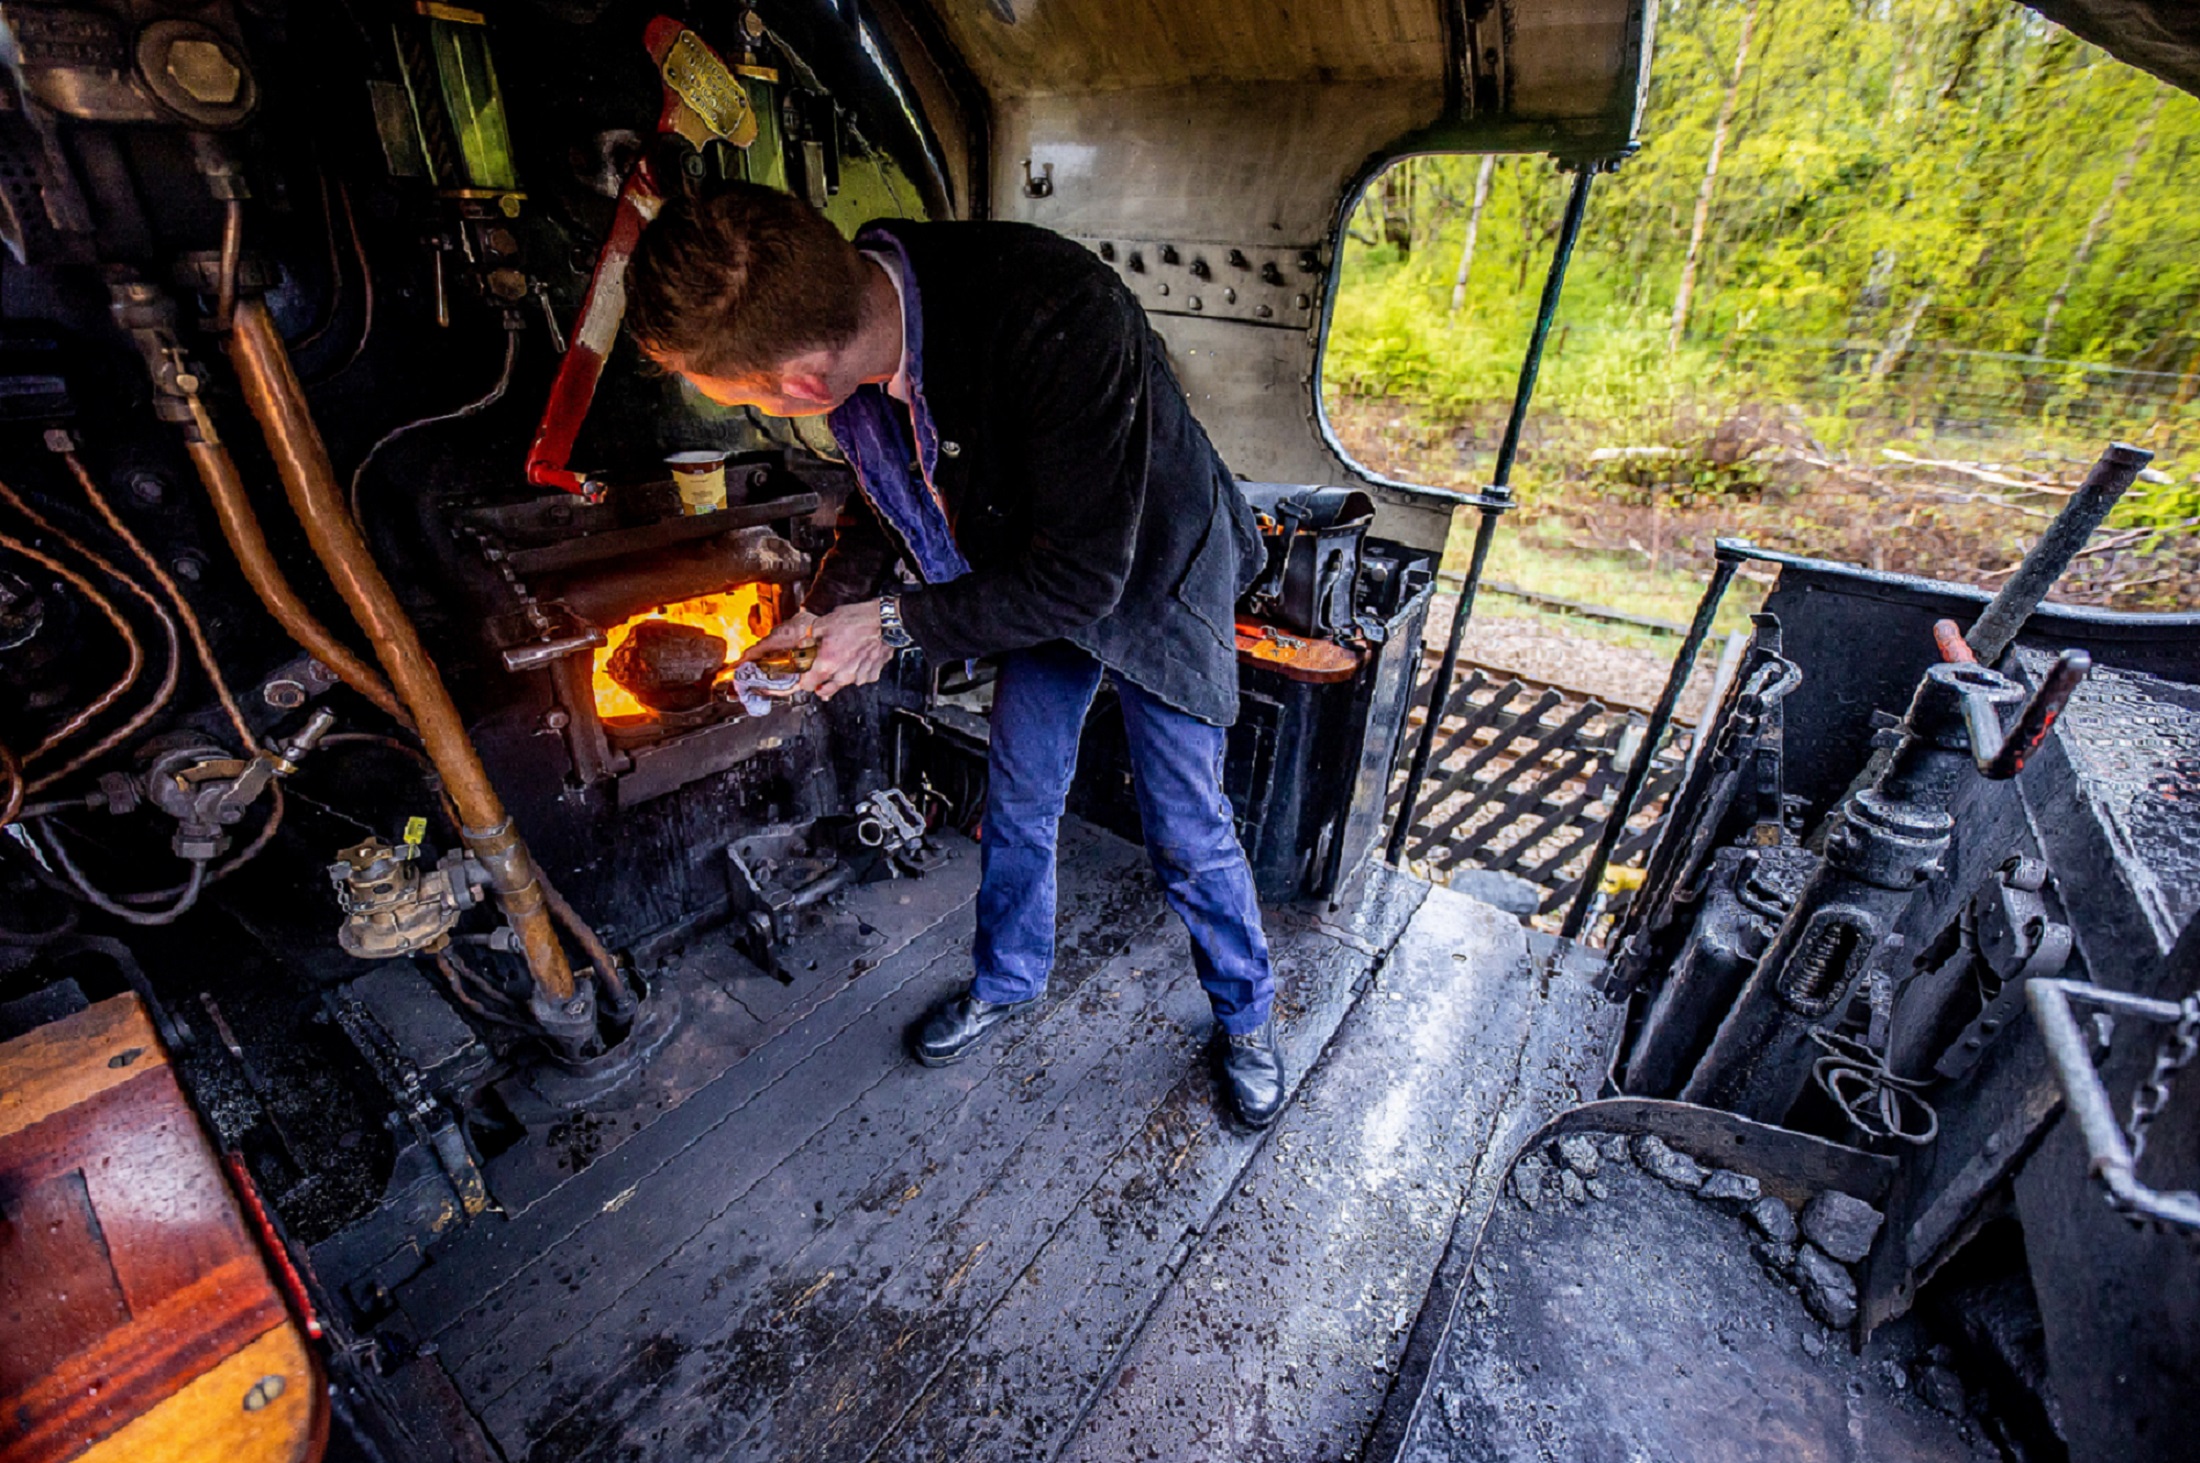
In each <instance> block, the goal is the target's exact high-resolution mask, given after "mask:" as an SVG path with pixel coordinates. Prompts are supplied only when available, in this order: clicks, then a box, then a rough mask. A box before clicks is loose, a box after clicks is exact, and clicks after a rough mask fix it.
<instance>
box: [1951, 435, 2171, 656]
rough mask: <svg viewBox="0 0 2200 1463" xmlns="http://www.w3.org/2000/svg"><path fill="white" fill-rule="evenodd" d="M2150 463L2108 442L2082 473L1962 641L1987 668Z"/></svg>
mask: <svg viewBox="0 0 2200 1463" xmlns="http://www.w3.org/2000/svg"><path fill="white" fill-rule="evenodd" d="M2153 460H2154V454H2153V453H2151V452H2149V451H2147V450H2146V449H2145V448H2144V447H2134V446H2132V445H2131V444H2130V443H2128V442H2112V443H2110V444H2109V447H2108V450H2107V451H2106V452H2103V453H2102V454H2101V456H2100V460H2099V461H2098V462H2095V463H2094V464H2093V470H2092V471H2091V472H2089V473H2087V474H2086V475H2085V481H2084V482H2083V483H2082V484H2080V485H2079V487H2078V490H2077V491H2076V492H2075V493H2073V494H2071V495H2070V501H2069V502H2067V503H2065V504H2064V505H2063V510H2062V512H2060V513H2058V514H2056V515H2055V521H2054V522H2053V523H2051V524H2049V525H2048V528H2047V532H2046V533H2044V534H2042V535H2041V536H2040V541H2039V542H2038V543H2036V544H2034V545H2033V546H2032V552H2030V553H2028V554H2026V555H2025V556H2024V562H2023V563H2022V564H2020V565H2018V566H2017V572H2016V573H2015V574H2014V575H2013V576H2011V578H2010V580H2009V582H2008V583H2007V584H2004V585H2003V586H2002V587H2001V593H2000V594H1997V595H1995V596H1994V602H1993V603H1992V604H1990V605H1988V606H1987V607H1986V610H1985V612H1984V613H1983V614H1981V615H1980V616H1979V617H1978V620H1977V621H1976V622H1975V623H1974V624H1973V625H1972V626H1971V628H1970V629H1969V630H1967V631H1965V632H1964V636H1963V638H1964V639H1965V640H1966V641H1968V642H1969V644H1970V647H1971V650H1972V652H1973V653H1974V654H1975V655H1977V657H1978V659H1979V661H1980V663H1981V664H1983V665H1992V664H1994V663H1995V662H1996V661H1998V660H2000V659H2001V653H2002V652H2003V651H2005V650H2007V649H2008V648H2009V646H2010V644H2011V643H2012V642H2013V641H2015V640H2016V638H2017V633H2018V632H2019V631H2021V630H2022V629H2023V628H2024V622H2025V621H2026V620H2029V619H2031V618H2032V612H2033V611H2034V610H2036V609H2038V608H2039V607H2040V602H2041V601H2042V600H2044V599H2046V598H2047V591H2048V590H2050V589H2053V588H2054V587H2055V581H2056V580H2058V579H2060V578H2062V576H2063V571H2064V570H2065V569H2068V568H2069V567H2070V561H2071V560H2073V559H2075V558H2076V557H2077V556H2078V550H2080V549H2082V548H2084V547H2085V543H2086V540H2087V539H2089V538H2091V537H2093V530H2094V529H2096V528H2099V527H2100V526H2101V520H2103V519H2104V518H2106V517H2108V513H2109V510H2110V509H2111V508H2114V507H2115V506H2116V501H2117V499H2119V498H2121V497H2123V495H2124V490H2125V489H2127V488H2129V487H2130V486H2131V484H2132V481H2133V480H2134V479H2136V478H2137V477H2138V476H2139V472H2140V469H2142V468H2144V467H2145V466H2146V465H2147V464H2148V463H2150V462H2152V461H2153Z"/></svg>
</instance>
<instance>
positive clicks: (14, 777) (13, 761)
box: [0, 742, 23, 828]
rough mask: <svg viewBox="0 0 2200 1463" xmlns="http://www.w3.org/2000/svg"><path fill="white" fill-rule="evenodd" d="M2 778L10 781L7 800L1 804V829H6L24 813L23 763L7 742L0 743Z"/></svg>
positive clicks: (0, 773) (0, 774) (0, 770)
mask: <svg viewBox="0 0 2200 1463" xmlns="http://www.w3.org/2000/svg"><path fill="white" fill-rule="evenodd" d="M0 776H5V777H6V778H7V780H8V795H7V798H6V800H5V801H4V802H0V828H5V827H7V826H8V825H9V824H10V823H13V822H14V821H15V820H16V818H17V817H18V816H19V815H20V814H21V813H22V811H23V763H22V760H21V759H20V758H18V757H17V756H16V755H15V753H14V751H13V750H12V749H10V748H9V746H8V745H7V743H5V742H0Z"/></svg>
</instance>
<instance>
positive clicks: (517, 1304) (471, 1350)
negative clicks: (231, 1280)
mask: <svg viewBox="0 0 2200 1463" xmlns="http://www.w3.org/2000/svg"><path fill="white" fill-rule="evenodd" d="M1111 842H1112V840H1111ZM1064 878H1065V892H1064V899H1063V921H1064V924H1063V943H1064V946H1065V948H1066V949H1071V950H1075V951H1080V952H1082V951H1085V950H1086V949H1087V947H1090V953H1089V954H1084V955H1082V956H1080V957H1076V958H1081V959H1082V960H1083V961H1084V965H1075V966H1073V967H1072V968H1075V969H1083V968H1085V967H1086V966H1089V965H1096V964H1097V963H1098V962H1099V961H1100V960H1101V959H1103V958H1105V956H1106V955H1109V954H1112V953H1113V952H1114V951H1115V950H1118V949H1120V948H1121V944H1122V941H1123V940H1124V939H1126V938H1128V934H1127V932H1126V931H1125V930H1124V928H1123V926H1124V924H1125V922H1126V917H1127V916H1128V915H1132V914H1136V913H1141V912H1144V913H1148V914H1149V917H1150V906H1151V903H1152V898H1151V894H1150V891H1149V888H1148V884H1149V880H1148V878H1147V876H1146V875H1145V873H1144V871H1143V870H1142V869H1141V868H1140V867H1139V866H1138V865H1137V864H1136V863H1135V862H1134V861H1132V860H1131V859H1129V858H1127V857H1125V856H1124V855H1123V852H1122V850H1121V846H1120V845H1119V844H1118V845H1116V846H1115V847H1114V848H1113V849H1108V848H1103V847H1100V846H1098V845H1095V846H1093V847H1092V848H1091V849H1089V850H1088V851H1086V853H1085V855H1084V856H1083V857H1080V858H1079V859H1078V860H1077V861H1075V862H1074V863H1072V864H1070V866H1069V867H1067V868H1065V870H1064ZM968 948H969V915H968V911H967V910H965V911H963V912H962V913H960V914H958V915H956V916H954V917H953V918H950V919H949V920H947V921H944V922H943V923H942V924H940V925H939V926H938V927H936V928H935V929H934V930H933V931H932V932H931V933H930V934H928V935H927V937H926V938H924V939H922V940H920V941H918V942H916V943H914V944H912V945H910V946H909V947H908V948H907V949H905V950H904V951H903V952H902V953H901V954H899V955H897V956H895V957H893V958H892V959H891V960H890V961H889V962H888V963H887V964H886V965H883V966H881V967H880V968H879V969H878V970H877V971H875V972H871V973H869V974H867V975H866V976H865V977H864V978H863V979H862V980H861V981H859V982H855V983H851V984H850V987H849V990H848V991H847V993H846V994H845V996H844V998H842V999H840V1000H836V1001H833V1002H830V1003H827V1004H825V1005H823V1006H821V1007H820V1008H819V1009H818V1010H817V1011H815V1012H813V1013H812V1014H811V1015H810V1016H809V1017H806V1018H804V1020H803V1021H801V1022H798V1023H797V1024H796V1025H795V1027H794V1028H793V1029H791V1030H790V1031H788V1032H786V1033H785V1034H783V1035H782V1036H781V1037H780V1038H778V1039H776V1040H775V1041H773V1042H772V1043H771V1044H770V1045H769V1046H768V1047H767V1048H765V1049H764V1050H761V1051H759V1052H757V1053H756V1054H755V1055H754V1056H753V1057H752V1058H751V1059H750V1061H749V1062H748V1063H746V1064H744V1067H743V1068H742V1069H741V1070H739V1071H737V1072H735V1073H729V1074H728V1080H727V1081H726V1083H725V1084H723V1089H724V1090H723V1091H722V1092H714V1093H713V1094H712V1097H713V1098H714V1099H715V1100H714V1102H713V1104H712V1106H711V1107H710V1108H709V1109H705V1110H703V1111H704V1112H705V1113H706V1114H707V1115H709V1116H710V1117H711V1118H712V1119H713V1121H712V1123H711V1126H710V1127H709V1128H708V1129H707V1130H705V1131H703V1132H701V1133H700V1134H698V1135H697V1137H696V1138H695V1140H694V1141H693V1142H692V1143H691V1144H688V1145H687V1146H685V1147H683V1148H681V1149H680V1150H679V1151H677V1152H676V1153H671V1154H666V1155H663V1156H662V1159H661V1161H659V1162H657V1163H655V1164H654V1166H652V1167H650V1168H648V1169H647V1170H646V1171H642V1165H641V1163H640V1162H639V1161H637V1162H635V1163H633V1164H630V1165H626V1166H624V1167H623V1168H617V1169H615V1170H614V1173H613V1177H614V1178H616V1179H618V1180H622V1181H623V1182H620V1183H618V1185H617V1186H615V1187H614V1186H613V1185H612V1183H611V1182H610V1181H608V1180H606V1181H599V1182H597V1183H595V1184H592V1185H588V1186H585V1188H583V1186H578V1185H577V1186H576V1188H578V1189H582V1192H579V1193H576V1194H575V1195H574V1196H573V1197H574V1200H575V1201H577V1202H570V1203H568V1204H567V1205H565V1206H563V1208H562V1210H561V1215H562V1217H563V1219H564V1221H565V1223H566V1224H567V1226H568V1228H567V1229H566V1230H565V1232H563V1233H562V1234H561V1235H560V1236H559V1238H558V1239H557V1241H556V1243H555V1245H554V1246H553V1247H551V1248H548V1249H546V1250H545V1251H544V1252H542V1253H541V1254H540V1255H539V1256H535V1257H531V1258H532V1261H533V1262H532V1263H528V1264H525V1265H522V1266H519V1267H516V1268H515V1269H514V1270H513V1271H512V1273H511V1274H510V1276H509V1277H508V1278H506V1279H504V1280H503V1281H502V1282H501V1283H499V1284H498V1285H496V1287H495V1288H494V1289H493V1290H486V1291H484V1292H483V1293H482V1295H481V1299H480V1300H479V1301H477V1302H476V1303H475V1304H474V1305H472V1306H471V1307H469V1308H468V1309H467V1311H466V1312H465V1313H464V1314H463V1315H461V1316H459V1317H457V1318H456V1319H454V1320H448V1322H447V1324H446V1326H445V1327H444V1336H443V1338H442V1341H443V1346H444V1351H445V1354H446V1356H445V1364H446V1366H447V1367H448V1368H449V1369H450V1370H451V1371H452V1373H453V1377H454V1380H455V1381H456V1382H457V1383H458V1384H459V1387H460V1390H461V1392H462V1393H463V1394H465V1395H466V1396H467V1397H468V1398H469V1400H471V1401H473V1402H474V1403H475V1404H476V1405H477V1406H479V1405H482V1404H485V1403H487V1402H489V1401H491V1400H493V1399H494V1398H496V1397H497V1396H500V1395H501V1394H502V1393H503V1392H504V1391H505V1390H507V1389H508V1388H509V1387H511V1386H512V1385H513V1384H514V1383H515V1382H516V1381H517V1380H518V1379H519V1378H520V1377H521V1376H522V1375H525V1374H527V1373H528V1372H531V1371H534V1370H537V1369H539V1368H540V1367H541V1366H542V1365H543V1363H544V1362H545V1361H546V1360H547V1359H548V1358H546V1357H545V1355H544V1353H545V1350H546V1348H547V1347H548V1345H549V1339H558V1340H562V1339H563V1338H567V1337H569V1336H571V1335H573V1334H574V1333H575V1332H576V1331H577V1330H579V1329H580V1328H581V1327H582V1326H584V1325H585V1324H586V1323H587V1322H588V1321H589V1320H590V1319H591V1318H592V1317H594V1316H596V1315H600V1314H602V1313H603V1312H604V1311H607V1310H609V1309H610V1308H611V1307H612V1306H613V1305H614V1304H616V1302H617V1300H618V1298H619V1297H620V1296H622V1295H624V1294H625V1293H626V1292H627V1291H628V1290H630V1289H632V1288H634V1287H635V1286H636V1285H637V1284H639V1283H640V1282H641V1281H642V1280H643V1278H644V1277H645V1276H646V1275H648V1274H649V1273H650V1272H651V1270H652V1269H653V1268H654V1267H655V1266H656V1265H657V1264H658V1263H659V1262H660V1261H661V1260H662V1258H663V1257H664V1256H666V1255H668V1254H670V1253H672V1252H673V1251H675V1250H676V1249H678V1248H679V1247H680V1246H681V1245H682V1244H684V1243H686V1242H687V1241H688V1240H689V1239H690V1238H691V1237H692V1236H693V1235H694V1234H695V1233H696V1232H697V1231H699V1230H701V1229H702V1228H703V1227H704V1226H705V1225H706V1224H707V1223H709V1222H710V1220H711V1219H712V1218H713V1217H714V1216H716V1215H718V1214H720V1213H722V1212H723V1211H724V1210H725V1209H726V1208H727V1207H728V1206H729V1205H731V1204H732V1203H734V1202H735V1201H736V1200H737V1199H738V1198H739V1197H740V1196H741V1195H742V1194H744V1193H745V1192H747V1190H748V1189H749V1188H751V1187H752V1186H754V1185H755V1184H756V1183H757V1182H758V1181H760V1180H761V1179H762V1178H763V1177H764V1176H765V1175H766V1174H768V1173H769V1172H770V1171H771V1170H772V1169H773V1168H774V1167H776V1166H777V1165H778V1164H779V1163H780V1162H781V1161H783V1160H784V1159H785V1158H786V1156H787V1155H789V1154H791V1153H793V1152H795V1151H796V1150H798V1149H799V1148H800V1147H801V1146H802V1145H803V1144H805V1143H806V1142H808V1141H810V1139H811V1138H812V1137H813V1136H814V1135H815V1134H817V1133H819V1132H822V1131H824V1130H826V1129H827V1128H829V1127H830V1126H831V1125H832V1124H833V1122H834V1121H835V1120H836V1119H837V1118H838V1116H839V1115H840V1114H841V1113H842V1112H843V1110H845V1109H846V1108H847V1107H848V1106H849V1105H850V1104H851V1103H852V1102H854V1101H855V1100H857V1098H858V1097H859V1096H860V1095H861V1093H862V1092H863V1091H864V1089H865V1088H866V1087H867V1086H868V1085H870V1084H871V1083H873V1082H875V1081H876V1080H877V1078H878V1076H879V1075H880V1074H883V1073H884V1072H886V1071H888V1070H890V1069H891V1068H892V1067H893V1066H894V1065H896V1064H898V1061H899V1059H900V1050H901V1041H902V1038H903V1033H904V1032H905V1031H906V1029H907V1027H908V1026H909V1024H910V1023H911V1022H912V1021H914V1020H915V1019H916V1018H917V1016H918V1015H919V1014H920V1013H921V1012H922V1011H923V1009H924V1008H925V1007H927V1006H928V1005H930V1004H931V1003H932V1002H933V1001H935V1000H937V999H938V998H939V996H940V995H941V994H942V993H943V992H944V991H946V990H948V989H951V988H952V987H953V986H954V985H955V984H956V983H957V982H958V981H960V980H964V979H967V978H968ZM1065 965H1066V966H1070V965H1071V962H1065ZM683 1126H684V1125H683ZM652 1146H653V1147H654V1146H656V1145H652ZM637 1160H639V1154H637ZM814 1202H820V1201H818V1200H816V1199H815V1197H814V1196H813V1197H812V1199H811V1200H809V1201H807V1202H806V1204H805V1207H808V1203H814ZM467 1258H468V1257H466V1256H461V1257H460V1259H461V1260H464V1259H467ZM409 1303H410V1302H409V1298H408V1304H409ZM421 1314H423V1315H429V1314H432V1312H430V1311H428V1310H427V1308H426V1306H425V1305H424V1306H423V1308H422V1311H421Z"/></svg>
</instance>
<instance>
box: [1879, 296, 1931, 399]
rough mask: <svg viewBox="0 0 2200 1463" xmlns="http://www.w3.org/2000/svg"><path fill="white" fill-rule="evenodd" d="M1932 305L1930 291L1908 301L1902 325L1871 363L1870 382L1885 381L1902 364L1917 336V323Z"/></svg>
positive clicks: (1897, 327) (1896, 329) (1896, 328)
mask: <svg viewBox="0 0 2200 1463" xmlns="http://www.w3.org/2000/svg"><path fill="white" fill-rule="evenodd" d="M1932 305H1933V292H1932V291H1931V290H1927V291H1926V292H1925V293H1924V294H1922V295H1919V296H1918V297H1917V298H1916V299H1914V300H1912V301H1910V308H1909V309H1908V310H1906V311H1904V312H1903V315H1902V323H1901V324H1900V325H1897V326H1896V327H1895V328H1894V334H1893V335H1890V336H1888V337H1887V344H1886V346H1885V347H1884V348H1882V349H1881V351H1880V352H1879V358H1878V359H1877V360H1875V361H1873V362H1872V373H1871V378H1872V380H1874V381H1883V380H1885V379H1886V378H1887V374H1888V373H1889V372H1890V371H1892V370H1893V369H1894V368H1895V367H1896V366H1899V365H1901V364H1902V358H1903V357H1904V356H1906V355H1908V354H1909V353H1910V342H1911V341H1912V340H1913V339H1915V338H1916V336H1917V326H1918V322H1919V321H1921V320H1923V319H1924V318H1925V312H1926V311H1927V310H1929V309H1931V308H1932Z"/></svg>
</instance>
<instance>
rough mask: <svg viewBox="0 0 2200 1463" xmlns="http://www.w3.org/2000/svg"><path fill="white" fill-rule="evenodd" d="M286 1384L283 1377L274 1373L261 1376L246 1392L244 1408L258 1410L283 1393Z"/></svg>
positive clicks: (250, 1410)
mask: <svg viewBox="0 0 2200 1463" xmlns="http://www.w3.org/2000/svg"><path fill="white" fill-rule="evenodd" d="M284 1385H285V1383H284V1381H283V1379H282V1378H281V1377H279V1376H276V1375H274V1374H272V1373H270V1374H269V1375H267V1376H264V1377H262V1378H260V1379H259V1380H258V1381H257V1382H254V1383H253V1384H252V1389H251V1390H250V1391H248V1392H246V1393H245V1394H244V1410H245V1411H247V1412H258V1411H259V1410H260V1409H261V1408H263V1407H265V1406H267V1405H268V1404H269V1403H270V1402H273V1401H274V1400H275V1399H276V1398H277V1397H280V1396H282V1395H283V1388H284Z"/></svg>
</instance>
